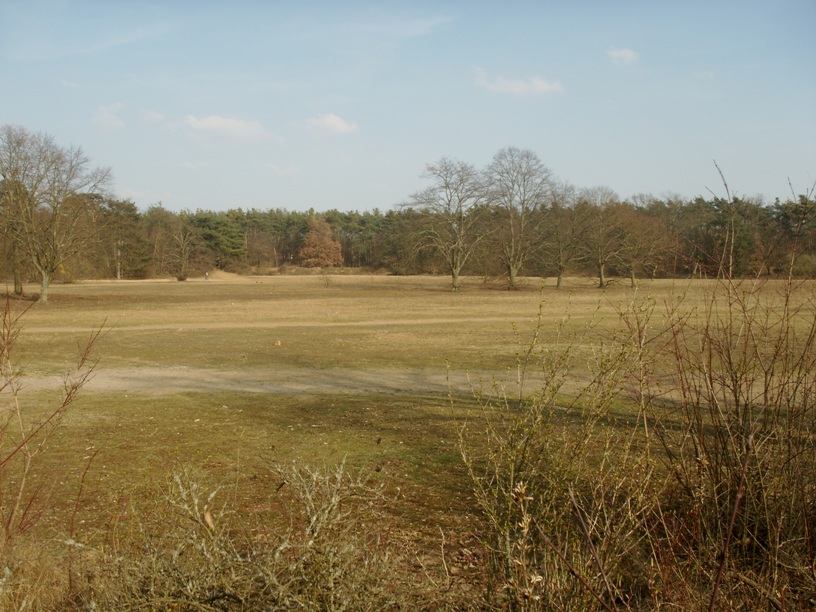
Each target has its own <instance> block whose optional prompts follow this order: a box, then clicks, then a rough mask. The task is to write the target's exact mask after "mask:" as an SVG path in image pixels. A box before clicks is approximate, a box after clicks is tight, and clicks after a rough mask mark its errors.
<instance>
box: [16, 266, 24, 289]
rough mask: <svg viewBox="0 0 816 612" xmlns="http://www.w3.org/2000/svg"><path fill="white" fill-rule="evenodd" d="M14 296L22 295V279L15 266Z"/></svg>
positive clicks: (18, 269)
mask: <svg viewBox="0 0 816 612" xmlns="http://www.w3.org/2000/svg"><path fill="white" fill-rule="evenodd" d="M14 295H23V277H22V275H21V274H20V268H19V267H18V266H17V264H15V265H14Z"/></svg>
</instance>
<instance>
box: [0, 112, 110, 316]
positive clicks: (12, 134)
mask: <svg viewBox="0 0 816 612" xmlns="http://www.w3.org/2000/svg"><path fill="white" fill-rule="evenodd" d="M0 175H2V177H3V180H4V181H9V182H10V183H11V184H12V185H13V188H12V189H9V190H7V191H6V192H5V194H4V198H6V202H4V209H5V210H6V213H7V215H8V219H9V221H10V224H9V227H11V228H12V231H13V232H14V233H15V238H16V240H17V244H18V245H19V247H20V248H21V250H22V251H23V253H24V254H25V255H26V256H27V258H28V259H29V260H30V261H31V264H32V265H33V266H34V268H35V269H36V270H37V272H38V273H39V275H40V280H41V284H40V300H41V301H43V302H47V301H48V287H49V285H50V283H51V279H52V278H53V276H54V274H56V273H57V271H58V270H59V269H60V266H61V265H62V264H63V263H64V262H65V261H66V260H67V259H69V258H70V257H72V256H74V255H77V254H79V253H81V252H82V250H83V249H85V248H86V246H87V245H88V244H89V242H90V240H92V238H93V234H94V232H95V230H96V227H97V224H96V222H95V220H96V216H97V215H98V204H99V202H98V200H97V199H96V198H94V197H91V196H92V195H94V194H99V193H101V192H102V191H103V190H104V189H105V188H106V187H107V184H108V182H109V181H110V170H109V169H107V168H91V167H90V162H89V160H88V158H87V157H86V156H85V154H84V153H83V152H82V149H80V148H78V147H69V148H63V147H60V146H58V145H57V144H56V143H55V142H54V140H53V139H52V138H51V137H50V136H47V135H45V134H33V133H31V132H29V131H27V130H26V129H24V128H21V127H17V126H11V125H4V126H2V127H0Z"/></svg>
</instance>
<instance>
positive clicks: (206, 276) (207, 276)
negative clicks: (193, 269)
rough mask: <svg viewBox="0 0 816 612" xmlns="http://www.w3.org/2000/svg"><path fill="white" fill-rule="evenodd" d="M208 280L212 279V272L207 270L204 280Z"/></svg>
mask: <svg viewBox="0 0 816 612" xmlns="http://www.w3.org/2000/svg"><path fill="white" fill-rule="evenodd" d="M208 280H210V273H209V272H205V273H204V282H205V283H206V282H207V281H208Z"/></svg>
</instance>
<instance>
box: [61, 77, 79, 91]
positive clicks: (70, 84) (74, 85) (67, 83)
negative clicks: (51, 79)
mask: <svg viewBox="0 0 816 612" xmlns="http://www.w3.org/2000/svg"><path fill="white" fill-rule="evenodd" d="M60 85H62V86H63V87H65V88H66V89H79V83H75V82H74V81H68V80H67V79H60Z"/></svg>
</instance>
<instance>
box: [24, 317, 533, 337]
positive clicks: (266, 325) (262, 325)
mask: <svg viewBox="0 0 816 612" xmlns="http://www.w3.org/2000/svg"><path fill="white" fill-rule="evenodd" d="M519 320H520V319H519V317H517V316H516V317H509V316H508V317H496V316H488V317H455V318H454V317H449V318H430V319H373V320H372V319H366V320H365V321H301V320H298V321H258V322H230V321H218V322H207V321H201V322H191V323H157V324H154V325H151V324H148V325H116V324H114V325H109V326H105V328H104V331H105V332H116V331H154V330H163V329H167V330H179V329H185V330H195V329H282V328H293V327H321V328H323V327H380V326H383V325H394V326H409V325H453V324H456V323H478V322H485V323H490V322H493V323H495V322H502V321H506V322H508V323H514V322H519ZM529 320H530V321H533V320H534V318H533V317H530V318H529ZM97 329H98V328H90V327H67V326H60V327H26V328H23V330H22V333H23V334H37V333H40V334H43V333H49V334H59V333H72V334H77V333H83V334H84V333H90V332H92V331H96V330H97Z"/></svg>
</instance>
